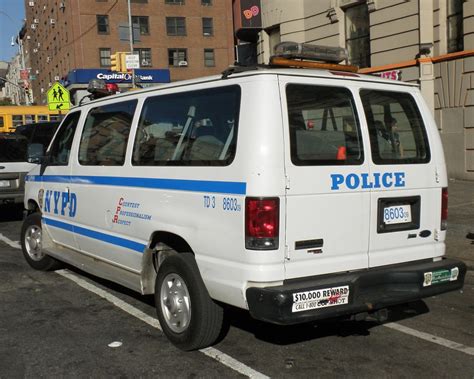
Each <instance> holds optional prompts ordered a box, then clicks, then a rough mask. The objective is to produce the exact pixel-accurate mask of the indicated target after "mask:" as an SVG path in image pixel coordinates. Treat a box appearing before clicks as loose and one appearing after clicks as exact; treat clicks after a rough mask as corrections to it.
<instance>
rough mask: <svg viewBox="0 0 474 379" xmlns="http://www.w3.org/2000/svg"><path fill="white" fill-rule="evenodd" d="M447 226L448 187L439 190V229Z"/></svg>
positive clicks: (444, 228)
mask: <svg viewBox="0 0 474 379" xmlns="http://www.w3.org/2000/svg"><path fill="white" fill-rule="evenodd" d="M447 227H448V188H443V190H442V191H441V230H446V228H447Z"/></svg>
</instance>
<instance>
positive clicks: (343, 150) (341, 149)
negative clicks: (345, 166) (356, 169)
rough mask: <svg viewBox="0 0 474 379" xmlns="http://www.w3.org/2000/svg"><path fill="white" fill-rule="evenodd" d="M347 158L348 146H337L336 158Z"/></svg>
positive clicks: (341, 159)
mask: <svg viewBox="0 0 474 379" xmlns="http://www.w3.org/2000/svg"><path fill="white" fill-rule="evenodd" d="M346 158H347V152H346V147H345V146H339V147H338V148H337V154H336V159H337V160H338V161H345V160H346Z"/></svg>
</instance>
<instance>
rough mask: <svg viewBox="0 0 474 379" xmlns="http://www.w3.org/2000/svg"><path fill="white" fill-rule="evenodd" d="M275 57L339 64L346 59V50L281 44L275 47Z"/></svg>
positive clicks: (291, 43) (304, 44) (292, 43)
mask: <svg viewBox="0 0 474 379" xmlns="http://www.w3.org/2000/svg"><path fill="white" fill-rule="evenodd" d="M275 56H278V57H283V58H290V59H291V58H298V59H305V60H309V61H320V62H331V63H339V62H342V61H343V60H346V59H347V57H348V53H347V49H344V48H342V47H334V46H321V45H311V44H308V43H297V42H281V43H279V44H278V45H276V46H275Z"/></svg>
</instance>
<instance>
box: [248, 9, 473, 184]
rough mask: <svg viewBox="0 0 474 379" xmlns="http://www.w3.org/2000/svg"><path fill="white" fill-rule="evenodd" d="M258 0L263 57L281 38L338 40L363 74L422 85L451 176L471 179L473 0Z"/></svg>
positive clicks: (316, 41) (332, 43) (318, 41)
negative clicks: (437, 128)
mask: <svg viewBox="0 0 474 379" xmlns="http://www.w3.org/2000/svg"><path fill="white" fill-rule="evenodd" d="M241 1H242V0H241ZM248 1H249V0H247V2H248ZM254 2H255V6H257V7H259V8H260V7H261V20H262V28H263V30H262V32H261V33H260V39H259V41H258V47H257V50H258V56H259V61H260V62H261V63H267V62H268V59H269V57H270V55H271V54H272V51H273V47H274V46H275V45H276V44H277V43H279V42H283V41H295V42H306V43H313V44H320V45H328V46H340V47H345V48H347V49H348V53H349V62H348V63H351V64H355V65H358V66H359V67H361V72H365V73H372V74H378V75H381V76H384V77H387V78H391V79H395V80H403V81H407V82H413V83H418V84H419V85H420V88H421V91H422V94H423V96H424V98H425V100H426V101H427V103H428V104H429V106H430V107H431V110H432V113H433V116H434V117H435V119H436V122H437V124H438V127H439V129H440V133H441V137H442V140H443V145H444V150H445V156H446V160H447V165H448V172H449V175H450V177H453V178H458V179H468V180H474V80H473V79H474V0H318V1H315V0H261V1H258V0H255V1H254ZM246 7H248V5H246ZM248 16H249V17H250V16H251V15H250V14H248Z"/></svg>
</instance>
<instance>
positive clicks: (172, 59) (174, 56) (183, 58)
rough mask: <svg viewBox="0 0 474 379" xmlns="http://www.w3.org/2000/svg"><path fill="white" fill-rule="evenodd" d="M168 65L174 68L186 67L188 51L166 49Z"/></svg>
mask: <svg viewBox="0 0 474 379" xmlns="http://www.w3.org/2000/svg"><path fill="white" fill-rule="evenodd" d="M168 64H169V65H170V66H174V67H186V66H187V65H188V51H187V50H186V49H168Z"/></svg>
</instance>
